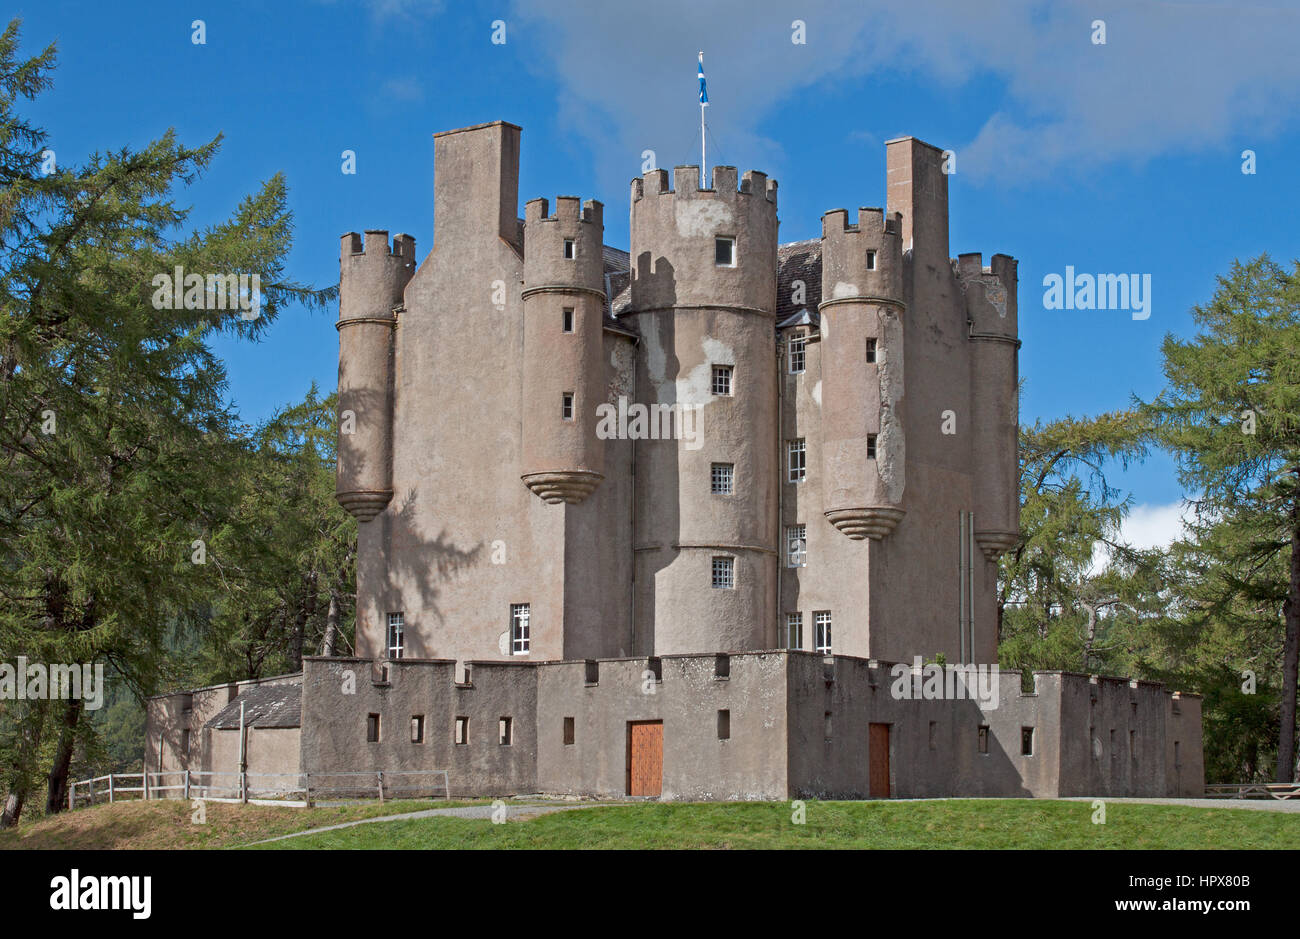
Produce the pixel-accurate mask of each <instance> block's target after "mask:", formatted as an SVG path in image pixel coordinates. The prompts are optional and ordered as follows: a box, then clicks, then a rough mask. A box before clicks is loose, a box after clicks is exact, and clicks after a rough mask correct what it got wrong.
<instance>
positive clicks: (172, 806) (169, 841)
mask: <svg viewBox="0 0 1300 939" xmlns="http://www.w3.org/2000/svg"><path fill="white" fill-rule="evenodd" d="M470 804H473V802H443V801H440V800H435V801H413V800H411V801H407V800H401V801H395V802H386V803H384V804H383V805H380V804H379V803H378V802H362V803H356V804H351V805H339V806H330V807H317V808H311V809H300V808H287V807H281V806H266V805H232V804H229V803H223V802H208V803H206V804H205V812H206V821H205V823H204V824H202V825H198V824H195V823H194V808H193V806H192V805H191V804H190V803H189V802H184V801H181V800H179V799H165V800H160V801H156V802H139V801H130V802H115V803H113V804H112V805H103V804H101V805H96V806H91V807H87V808H81V809H77V810H75V811H72V812H60V813H59V814H57V815H51V816H49V817H42V816H40V815H39V814H37V813H35V812H30V813H29V812H25V813H24V814H23V818H22V821H21V822H20V823H19V825H18V827H17V828H16V829H12V830H9V831H0V850H13V849H35V850H68V849H83V850H90V849H109V850H135V849H172V848H187V849H191V848H228V847H233V846H236V845H244V844H248V843H249V842H251V841H257V840H260V839H262V838H274V837H275V836H276V835H286V834H289V833H290V832H295V831H303V830H305V829H308V828H320V827H322V826H325V825H336V824H338V823H339V822H349V821H353V820H355V819H361V818H372V817H374V816H376V815H398V814H401V813H402V812H416V811H420V810H421V809H432V808H447V807H449V806H457V805H470Z"/></svg>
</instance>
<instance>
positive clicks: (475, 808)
mask: <svg viewBox="0 0 1300 939" xmlns="http://www.w3.org/2000/svg"><path fill="white" fill-rule="evenodd" d="M617 804H620V803H615V802H563V803H551V802H545V803H533V802H528V803H516V804H511V803H509V802H507V803H506V821H523V820H525V819H529V818H536V817H537V816H539V815H549V814H550V813H552V812H568V811H572V810H573V809H591V808H599V807H600V806H603V805H617ZM438 817H445V818H484V819H490V818H491V817H492V805H491V803H485V804H483V805H462V806H460V807H459V808H451V809H423V810H421V811H419V812H400V813H398V814H396V815H376V816H375V817H374V818H359V819H357V820H356V821H351V822H340V823H339V824H337V825H325V826H323V827H321V828H308V829H306V830H305V831H295V832H293V833H292V834H288V835H279V836H277V837H275V838H266V839H264V840H262V841H250V842H249V843H248V844H246V845H240V847H244V848H246V847H249V846H251V845H255V844H271V843H272V842H274V841H287V840H288V839H290V838H301V837H302V836H303V835H319V834H320V833H321V832H325V831H338V830H339V829H340V828H353V827H355V826H357V825H369V824H371V823H372V822H401V821H405V820H407V819H410V818H438Z"/></svg>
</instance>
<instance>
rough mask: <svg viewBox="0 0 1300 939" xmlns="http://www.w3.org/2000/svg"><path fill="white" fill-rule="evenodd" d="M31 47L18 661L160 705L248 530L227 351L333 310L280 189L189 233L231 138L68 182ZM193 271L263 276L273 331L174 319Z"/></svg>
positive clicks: (13, 466)
mask: <svg viewBox="0 0 1300 939" xmlns="http://www.w3.org/2000/svg"><path fill="white" fill-rule="evenodd" d="M18 41H19V29H18V23H17V22H16V21H15V22H11V23H10V24H9V26H8V28H7V29H6V30H5V32H4V34H3V36H0V176H3V179H4V191H3V195H2V196H0V245H2V254H0V659H5V660H12V659H13V658H14V657H15V656H17V655H26V656H28V657H29V658H31V659H33V660H37V661H45V662H61V663H94V662H100V663H106V664H107V665H108V666H109V667H110V668H111V669H112V670H113V671H114V672H116V673H117V674H118V675H119V676H120V677H121V678H122V679H124V680H125V682H126V683H127V685H128V686H129V687H131V688H132V689H133V690H135V691H136V692H137V693H143V692H144V690H145V689H149V688H151V687H152V685H153V684H154V682H155V680H156V678H157V675H158V673H159V670H160V668H161V667H162V656H161V654H160V650H162V649H163V648H164V642H163V631H164V628H165V624H167V623H168V622H169V621H170V620H171V618H172V617H173V616H174V615H175V614H176V611H178V610H190V609H193V608H195V607H196V606H199V605H202V603H203V602H204V598H205V597H208V596H210V594H211V592H212V590H213V589H214V582H215V581H216V580H217V579H218V577H219V575H218V574H217V573H216V572H215V570H214V569H213V567H212V566H211V565H207V564H205V563H201V562H203V561H205V560H206V546H207V544H206V543H207V541H208V540H209V539H211V537H212V532H213V531H214V530H216V529H217V528H218V527H219V526H220V524H221V523H222V522H223V521H224V520H225V519H226V518H227V517H229V516H230V514H231V512H232V511H233V509H234V505H233V499H234V496H235V491H232V486H231V485H230V483H229V479H230V477H231V475H232V474H233V473H234V472H235V471H236V470H237V469H238V467H239V465H240V462H241V460H242V458H243V451H244V448H245V444H244V443H243V442H242V441H241V440H240V439H239V435H238V432H237V425H236V420H235V416H234V414H233V413H232V412H231V410H230V407H229V405H228V403H227V401H226V374H225V370H224V367H223V366H222V363H221V362H220V361H219V359H218V358H217V357H216V356H215V355H214V354H213V351H212V348H211V343H212V341H213V340H214V338H216V337H217V335H218V334H221V333H226V334H234V335H239V336H244V337H249V338H255V337H257V336H258V335H260V334H261V333H262V332H263V331H264V330H265V329H266V327H267V325H268V324H269V323H270V322H272V321H273V320H274V319H275V317H276V316H277V314H278V313H279V311H280V310H281V309H282V308H283V306H284V305H285V304H286V303H289V302H293V301H302V302H307V303H310V304H320V303H323V301H324V300H325V299H327V297H326V295H325V294H322V293H318V292H313V291H311V290H309V289H308V288H305V287H303V286H301V285H298V284H296V283H293V282H291V281H290V280H289V279H288V278H287V277H286V276H285V272H284V265H285V258H286V255H287V252H288V250H289V246H290V240H291V233H292V217H291V214H290V212H289V211H288V209H287V207H286V189H285V184H284V180H283V179H282V178H281V177H280V176H278V175H277V176H275V177H273V178H272V179H270V180H269V181H267V182H266V183H265V184H264V185H263V186H262V187H261V188H260V190H259V191H258V192H257V193H256V194H255V195H252V196H249V197H247V198H245V199H244V200H243V201H242V202H241V203H240V205H239V206H238V208H237V209H236V211H235V212H234V213H233V214H232V215H231V216H230V218H229V220H228V221H226V222H224V223H222V224H218V225H215V226H212V227H209V228H206V229H203V230H198V231H192V230H187V227H186V217H187V212H188V210H187V209H183V208H180V207H178V206H177V204H176V202H175V196H174V190H175V189H176V188H177V187H179V186H183V185H186V184H189V183H191V182H192V181H193V180H194V179H195V178H196V177H197V176H198V175H199V174H200V173H201V172H202V171H203V170H204V169H205V168H206V167H207V166H208V165H209V164H210V163H211V161H212V160H213V159H214V157H215V156H216V154H217V150H218V146H219V142H220V138H218V139H217V140H214V141H212V142H210V143H207V144H205V145H203V146H201V147H198V148H189V147H186V146H183V145H181V144H179V143H178V142H177V141H176V139H175V136H174V134H172V133H171V132H170V131H169V132H168V133H167V134H165V135H164V136H163V137H162V138H161V139H160V140H157V141H155V142H153V143H152V144H150V145H149V146H147V147H145V148H144V149H142V150H140V151H139V152H132V151H130V150H126V149H122V150H117V151H113V152H107V153H96V154H93V155H91V156H90V157H89V158H88V159H87V160H86V161H85V163H84V164H83V165H78V166H72V165H63V166H60V167H58V168H57V169H55V170H54V171H53V172H49V169H50V167H49V165H48V159H49V155H48V154H46V153H45V149H46V147H45V144H46V137H45V134H44V133H43V132H42V131H41V130H40V129H38V128H36V127H34V126H32V125H31V124H30V123H29V122H27V121H26V120H25V119H24V118H23V116H22V115H21V114H19V113H18V106H19V105H20V104H21V102H22V101H23V100H24V99H31V98H33V97H34V96H35V95H37V94H38V93H39V92H41V91H42V90H44V89H45V88H47V87H48V86H49V84H50V79H51V76H50V72H51V70H52V69H53V67H54V48H53V47H52V46H51V47H50V48H47V49H46V50H45V51H44V52H42V53H41V55H39V56H36V57H34V58H31V59H27V60H21V59H20V57H19V55H18ZM178 266H181V267H183V268H184V270H185V271H186V272H190V273H198V274H203V275H216V276H221V277H229V276H232V275H233V276H236V277H238V275H246V276H248V277H250V283H251V276H252V275H254V274H255V275H257V276H258V277H259V278H260V281H261V291H260V297H259V299H260V310H259V313H260V315H258V316H257V317H256V318H252V317H250V316H249V315H248V312H247V311H246V310H244V309H242V308H240V306H239V304H238V300H239V299H240V297H242V298H243V299H244V300H245V301H249V300H251V298H249V297H248V296H247V294H242V295H240V297H236V296H224V297H221V299H223V300H225V301H227V302H219V300H218V298H219V293H218V291H217V290H216V289H215V288H214V287H212V286H211V285H210V284H208V283H207V282H206V281H205V282H203V284H201V285H200V286H198V287H197V288H196V289H194V290H192V291H191V290H186V291H185V293H184V296H183V298H182V302H179V303H167V302H165V301H160V299H159V291H160V287H159V279H160V278H164V277H166V276H170V275H172V274H173V272H174V271H175V269H176V268H177V267H178ZM185 286H186V287H187V288H188V287H189V286H190V285H189V284H188V283H187V284H186V285H185ZM181 287H182V285H181V284H176V285H175V288H176V290H177V291H178V292H179V291H180V290H181ZM248 305H250V306H251V303H249V304H248ZM178 307H179V308H178ZM232 307H233V308H232ZM237 489H238V487H233V490H237ZM49 705H50V707H49V710H50V711H51V712H52V713H51V714H50V717H49V720H48V721H45V720H43V721H39V722H31V723H30V727H31V732H32V734H34V735H38V734H40V735H51V734H52V735H53V738H52V742H53V755H52V757H51V758H50V760H49V762H48V766H47V769H48V772H47V778H48V785H47V800H46V808H47V810H48V811H58V810H60V809H61V808H62V807H63V806H64V805H65V804H66V798H67V779H68V770H69V766H70V765H71V761H72V758H73V751H74V747H75V745H76V743H77V740H78V735H79V733H80V730H81V728H82V726H83V722H84V721H85V719H86V715H85V712H84V710H83V706H82V702H81V701H79V700H54V701H50V702H49ZM48 742H49V740H48V738H47V739H37V740H30V741H28V744H27V751H28V752H39V751H40V750H41V748H42V747H43V746H45V745H46V744H47V743H48ZM33 782H34V780H33V778H32V769H31V767H30V765H28V766H26V767H25V768H23V769H20V770H17V771H15V772H13V773H11V775H10V777H9V778H8V779H7V780H6V785H7V789H8V792H9V793H10V797H11V800H12V801H14V802H15V803H16V805H17V806H18V810H19V811H21V805H22V802H23V801H24V799H25V798H26V796H27V794H28V792H29V790H30V788H31V787H32V785H33ZM16 814H17V813H16V812H15V813H14V818H16ZM14 818H10V817H9V815H8V813H6V819H7V820H8V821H10V823H12V821H13V820H14Z"/></svg>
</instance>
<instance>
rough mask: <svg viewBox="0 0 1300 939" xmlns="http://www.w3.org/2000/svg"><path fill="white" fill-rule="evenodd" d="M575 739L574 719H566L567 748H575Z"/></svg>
mask: <svg viewBox="0 0 1300 939" xmlns="http://www.w3.org/2000/svg"><path fill="white" fill-rule="evenodd" d="M573 737H574V734H573V718H572V717H566V718H565V719H564V745H565V746H566V747H571V746H573Z"/></svg>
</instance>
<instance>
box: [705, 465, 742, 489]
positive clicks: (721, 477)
mask: <svg viewBox="0 0 1300 939" xmlns="http://www.w3.org/2000/svg"><path fill="white" fill-rule="evenodd" d="M735 491H736V464H734V463H714V464H713V465H712V466H710V467H709V492H710V493H712V494H713V495H715V496H729V495H732V494H733V493H735Z"/></svg>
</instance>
